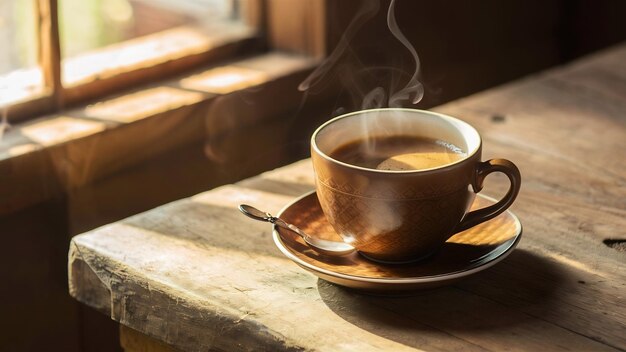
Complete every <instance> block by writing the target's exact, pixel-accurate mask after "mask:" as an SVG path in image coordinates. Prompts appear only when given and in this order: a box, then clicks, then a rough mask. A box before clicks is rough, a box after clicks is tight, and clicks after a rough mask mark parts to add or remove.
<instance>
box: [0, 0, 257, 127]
mask: <svg viewBox="0 0 626 352" xmlns="http://www.w3.org/2000/svg"><path fill="white" fill-rule="evenodd" d="M261 1H262V0H23V1H22V0H20V1H16V0H0V11H1V12H0V14H1V15H0V44H2V46H3V48H4V50H3V51H2V53H0V107H2V108H3V109H4V110H5V112H6V110H8V117H9V120H10V121H16V120H19V119H24V118H28V117H31V116H34V115H39V114H43V113H50V112H54V111H57V110H59V109H61V108H62V107H64V106H69V105H72V104H75V103H79V102H82V101H87V100H89V99H93V98H97V97H100V96H103V95H105V94H109V93H112V92H115V91H117V90H119V89H122V88H126V87H129V86H132V85H133V84H139V83H145V82H149V81H151V80H157V79H161V78H163V77H166V76H171V75H173V74H176V73H179V72H181V71H183V70H187V69H189V68H192V67H195V66H198V65H203V64H207V63H208V62H211V61H216V60H224V59H227V58H229V57H232V56H234V55H238V54H242V53H249V52H252V51H255V50H258V48H260V47H262V46H261V45H259V41H260V40H261V38H260V36H259V34H258V33H260V31H259V30H258V28H257V26H258V24H259V23H261V20H260V19H259V17H260V16H261V11H259V10H258V9H259V8H260V5H259V3H260V2H261Z"/></svg>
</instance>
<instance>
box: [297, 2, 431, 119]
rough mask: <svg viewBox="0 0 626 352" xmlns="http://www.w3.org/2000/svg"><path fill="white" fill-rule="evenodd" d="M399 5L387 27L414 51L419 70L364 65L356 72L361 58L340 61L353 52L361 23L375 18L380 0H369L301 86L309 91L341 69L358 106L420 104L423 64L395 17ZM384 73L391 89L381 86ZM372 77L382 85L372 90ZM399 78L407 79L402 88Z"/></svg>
mask: <svg viewBox="0 0 626 352" xmlns="http://www.w3.org/2000/svg"><path fill="white" fill-rule="evenodd" d="M395 5H396V0H391V3H390V4H389V9H388V11H387V27H388V29H389V31H390V32H391V34H392V35H393V36H394V37H395V38H396V39H397V40H398V41H399V42H400V43H401V44H402V45H403V46H404V47H405V48H406V49H407V50H408V51H409V52H410V54H411V56H412V58H413V61H414V63H415V70H414V71H413V73H412V74H409V73H407V72H404V71H402V70H400V69H399V68H398V67H364V68H362V69H360V70H356V71H355V70H354V66H358V65H359V64H360V65H361V66H362V64H361V62H360V60H359V59H358V57H357V58H354V60H352V61H351V62H348V63H340V62H339V61H340V59H341V58H342V57H343V56H345V55H344V54H346V52H347V53H348V54H350V53H352V52H351V51H349V49H350V45H349V42H350V40H351V39H352V38H353V37H354V36H355V34H356V32H357V31H358V30H359V29H360V28H361V26H363V25H364V24H365V23H366V22H367V21H368V20H369V19H371V18H372V17H373V16H374V15H375V14H376V13H377V12H378V10H379V8H380V4H379V1H378V0H369V1H365V2H364V3H363V6H362V7H361V8H360V9H359V10H358V11H357V13H356V15H355V17H354V19H353V20H352V22H351V23H350V24H349V25H348V27H347V29H346V31H345V33H344V34H343V35H342V37H341V39H340V40H339V43H338V45H337V47H336V48H335V49H334V50H333V52H332V53H331V54H330V55H329V56H328V58H327V59H326V60H324V62H323V63H322V64H321V65H320V66H319V67H318V68H317V69H315V71H313V72H312V73H311V74H310V75H309V77H307V78H306V79H305V80H304V81H303V82H302V83H300V85H299V87H298V89H299V90H300V91H307V90H308V89H310V88H311V87H312V86H315V85H316V84H318V83H320V82H321V81H322V80H323V79H324V77H325V76H326V75H328V73H329V72H330V71H331V70H336V71H337V72H338V74H337V78H339V79H340V80H341V81H342V82H343V84H344V86H346V87H347V89H348V92H349V93H350V94H351V95H352V96H353V99H354V103H355V105H356V106H358V105H359V104H360V108H361V109H372V108H381V107H402V106H404V105H406V104H407V103H409V104H417V103H419V102H420V101H421V100H422V98H423V97H424V86H423V85H422V83H421V82H420V81H419V77H420V66H421V63H420V59H419V56H418V55H417V52H416V50H415V48H414V47H413V46H412V45H411V43H410V42H409V40H408V39H407V38H406V36H405V35H404V34H403V33H402V31H401V30H400V28H399V26H398V23H397V21H396V17H395ZM381 74H382V76H384V77H385V78H388V79H389V81H390V82H389V83H390V84H389V87H388V89H385V88H384V87H382V86H380V82H379V81H380V79H381V77H380V76H381ZM383 79H384V78H383ZM368 80H369V83H371V82H372V80H374V81H378V83H377V85H378V86H377V87H375V88H373V89H371V85H370V87H367V86H368V84H367V82H368ZM399 80H402V81H404V82H407V83H406V84H405V85H404V86H402V88H400V89H398V83H399V82H398V81H399ZM357 97H358V98H357ZM340 110H342V109H340Z"/></svg>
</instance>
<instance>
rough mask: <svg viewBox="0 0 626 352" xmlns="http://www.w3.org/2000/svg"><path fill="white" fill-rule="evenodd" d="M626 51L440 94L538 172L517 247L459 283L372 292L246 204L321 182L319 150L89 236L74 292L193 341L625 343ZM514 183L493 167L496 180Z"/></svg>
mask: <svg viewBox="0 0 626 352" xmlns="http://www.w3.org/2000/svg"><path fill="white" fill-rule="evenodd" d="M624 62H626V45H622V46H618V47H615V48H613V49H611V50H609V51H606V52H603V53H599V54H597V55H594V56H591V57H589V58H586V59H584V60H582V61H579V62H575V63H573V64H571V65H569V66H565V67H562V68H558V69H554V70H551V71H548V72H545V73H542V74H539V75H536V76H533V77H529V78H526V79H524V80H521V81H518V82H513V83H511V84H507V85H505V86H502V87H498V88H495V89H492V90H489V91H486V92H483V93H480V94H477V95H474V96H471V97H468V98H465V99H461V100H459V101H456V102H453V103H451V104H447V105H444V106H441V107H439V108H437V109H435V110H437V111H440V112H444V113H448V114H451V115H454V116H457V117H460V118H462V119H464V120H466V121H468V122H469V123H471V124H472V125H474V126H475V127H477V129H478V130H479V132H480V133H481V134H482V136H483V138H484V141H483V147H484V157H485V158H490V157H504V158H508V159H510V160H513V161H514V162H515V163H516V164H517V165H518V166H519V168H520V170H521V172H522V177H523V184H522V190H521V192H520V195H519V198H518V199H517V201H516V202H515V204H514V205H513V206H512V211H513V212H515V213H516V214H517V215H518V217H519V218H520V220H521V222H522V224H523V226H524V238H523V239H522V241H521V242H520V244H519V246H518V249H516V250H515V251H514V252H513V253H512V254H511V255H510V256H509V257H508V258H507V259H506V260H504V261H503V262H501V263H499V264H497V265H496V266H494V267H493V268H491V269H489V270H486V271H484V272H482V273H480V274H478V275H476V276H473V277H471V278H469V279H467V280H465V281H462V282H460V283H458V284H455V285H454V286H450V287H445V288H441V289H437V290H431V291H425V292H421V293H418V294H414V295H411V296H393V297H388V296H372V295H365V294H362V293H359V292H355V291H350V290H347V289H344V288H341V287H338V286H335V285H331V284H328V283H326V282H325V281H322V280H318V279H317V278H316V277H315V276H313V275H311V274H309V273H307V272H305V271H303V270H301V269H300V268H298V267H297V266H296V265H295V264H293V263H291V262H289V261H288V260H287V259H286V258H284V257H283V256H282V255H281V254H280V253H279V252H278V250H277V249H276V248H274V246H273V244H272V243H271V239H270V233H271V227H270V226H268V225H267V224H263V223H258V222H254V221H251V220H248V219H246V218H244V217H243V216H242V215H241V214H239V213H238V211H237V210H236V208H235V207H236V205H238V204H240V203H244V202H245V203H249V204H253V205H258V206H259V207H262V208H263V209H267V211H269V212H277V211H278V210H279V209H280V208H282V207H283V206H284V205H285V204H287V203H288V202H290V201H291V200H293V199H295V198H296V197H297V196H299V195H301V194H302V193H304V192H306V191H308V190H311V189H313V173H312V169H311V165H310V161H309V160H304V161H301V162H298V163H295V164H292V165H290V166H288V167H284V168H281V169H278V170H274V171H271V172H268V173H265V174H261V175H259V176H257V177H255V178H252V179H248V180H245V181H242V182H240V183H238V184H235V185H228V186H224V187H220V188H217V189H214V190H211V191H209V192H205V193H202V194H199V195H197V196H194V197H192V198H189V199H184V200H181V201H177V202H174V203H171V204H168V205H165V206H161V207H159V208H156V209H154V210H152V211H149V212H146V213H143V214H140V215H137V216H134V217H131V218H129V219H127V220H124V221H121V222H117V223H114V224H111V225H107V226H105V227H102V228H100V229H97V230H94V231H91V232H89V233H86V234H83V235H80V236H77V237H75V238H74V239H73V241H72V244H71V248H70V273H71V276H70V292H71V293H72V295H73V296H74V297H76V298H77V299H78V300H80V301H81V302H84V303H86V304H88V305H90V306H93V307H105V306H106V307H110V315H111V317H112V318H113V319H114V320H116V321H119V322H120V323H121V324H123V325H125V326H128V327H130V328H132V329H135V330H137V331H140V332H141V333H143V334H146V335H148V336H152V337H154V338H157V339H159V340H161V341H163V342H165V343H168V344H170V345H172V346H175V347H177V348H180V349H183V350H191V351H199V350H206V349H209V348H215V349H226V350H251V349H265V350H321V351H325V350H332V351H339V350H381V351H386V350H394V351H405V350H407V351H408V350H416V349H417V350H428V351H449V350H465V351H500V350H512V351H528V350H532V351H534V350H542V351H543V350H555V351H558V350H584V351H624V350H626V306H625V305H624V304H623V299H624V296H625V295H626V270H624V268H625V267H626V265H625V264H626V256H625V255H624V253H623V252H619V251H616V250H614V249H612V248H609V247H607V246H605V245H604V244H603V243H602V240H603V239H605V238H617V239H619V238H621V239H626V230H625V229H626V203H625V200H626V187H625V185H626V159H624V157H623V152H622V151H623V150H626V98H625V97H626V68H625V67H624V65H623V63H624ZM506 187H508V183H507V180H506V178H505V177H498V175H493V176H489V177H488V178H487V181H486V185H485V190H484V193H485V194H488V195H494V196H496V197H497V195H498V193H502V192H504V191H505V190H506ZM74 268H79V269H80V270H78V269H74ZM86 269H89V270H91V272H88V270H86ZM94 277H97V278H98V279H99V280H100V282H101V283H102V285H99V284H98V285H96V284H89V283H90V282H92V281H93V279H94ZM98 287H104V288H100V289H99V290H98ZM94 290H98V293H95V292H94ZM101 309H103V311H104V312H106V313H108V310H107V309H104V308H101Z"/></svg>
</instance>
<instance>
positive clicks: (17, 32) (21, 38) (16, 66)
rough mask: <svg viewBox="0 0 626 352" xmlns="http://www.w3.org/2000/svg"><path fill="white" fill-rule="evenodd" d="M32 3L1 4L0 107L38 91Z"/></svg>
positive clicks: (40, 84) (12, 1) (9, 0)
mask: <svg viewBox="0 0 626 352" xmlns="http://www.w3.org/2000/svg"><path fill="white" fill-rule="evenodd" d="M35 18H36V12H35V1H34V0H24V1H17V0H0V47H2V50H0V106H4V105H7V104H10V103H14V102H18V101H20V100H24V99H27V98H28V97H30V96H32V95H33V94H34V93H38V92H39V91H41V88H42V87H43V79H42V75H41V70H40V68H39V67H38V66H37V45H38V44H37V35H36V26H35Z"/></svg>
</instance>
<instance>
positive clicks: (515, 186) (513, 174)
mask: <svg viewBox="0 0 626 352" xmlns="http://www.w3.org/2000/svg"><path fill="white" fill-rule="evenodd" d="M496 171H497V172H502V173H504V174H505V175H507V177H508V178H509V181H510V182H511V186H510V187H509V191H508V192H507V193H506V195H505V196H504V197H503V198H502V199H500V200H499V201H498V202H497V203H496V204H493V205H490V206H488V207H486V208H482V209H478V210H474V211H471V212H469V213H467V215H465V217H464V218H463V220H462V221H461V223H460V224H459V225H458V226H457V228H456V230H455V232H461V231H464V230H467V229H469V228H470V227H473V226H476V225H478V224H480V223H481V222H485V221H487V220H490V219H493V218H495V217H496V216H498V215H500V213H502V212H503V211H505V210H506V209H507V208H508V207H509V206H511V204H513V201H514V200H515V198H516V197H517V194H518V193H519V189H520V186H521V182H522V176H521V175H520V172H519V169H518V168H517V166H515V164H513V163H512V162H510V161H508V160H506V159H491V160H487V161H484V162H481V163H478V164H477V165H476V172H475V174H474V180H473V181H472V188H473V189H474V193H478V192H480V191H481V190H482V189H483V181H484V180H485V177H487V175H489V174H490V173H492V172H496Z"/></svg>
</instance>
